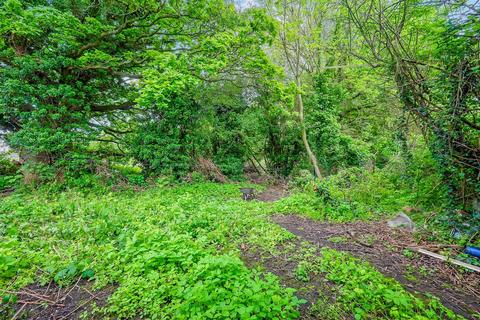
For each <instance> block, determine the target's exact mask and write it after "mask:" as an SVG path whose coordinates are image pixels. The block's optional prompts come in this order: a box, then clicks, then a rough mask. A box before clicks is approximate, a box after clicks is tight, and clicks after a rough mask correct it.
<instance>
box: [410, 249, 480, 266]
mask: <svg viewBox="0 0 480 320" xmlns="http://www.w3.org/2000/svg"><path fill="white" fill-rule="evenodd" d="M410 249H411V250H413V251H416V252H418V253H421V254H424V255H427V256H429V257H432V258H436V259H439V260H442V261H446V262H450V263H452V264H455V265H457V266H461V267H464V268H467V269H470V270H472V271H476V272H480V267H477V266H474V265H473V264H469V263H465V262H462V261H459V260H456V259H451V258H449V257H446V256H443V255H441V254H438V253H434V252H431V251H428V250H425V249H422V248H410Z"/></svg>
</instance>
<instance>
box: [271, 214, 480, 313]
mask: <svg viewBox="0 0 480 320" xmlns="http://www.w3.org/2000/svg"><path fill="white" fill-rule="evenodd" d="M272 220H273V221H274V222H276V223H278V224H279V225H280V226H282V227H284V228H285V229H287V230H289V231H290V232H292V233H293V234H295V235H297V236H298V237H299V239H304V240H307V241H309V242H310V243H313V244H315V245H316V246H317V247H319V248H321V247H325V246H328V247H330V248H333V249H336V250H340V251H346V252H349V253H350V254H352V255H354V256H356V257H358V258H361V259H363V260H366V261H368V262H370V263H371V264H372V265H374V266H375V267H376V268H377V269H378V270H379V271H380V272H382V273H383V274H385V275H386V276H389V277H392V278H395V279H396V280H397V281H399V282H400V283H402V284H403V285H404V286H405V287H406V289H407V290H409V291H411V292H422V293H426V292H428V293H431V294H433V295H435V296H437V297H438V298H439V299H440V300H441V301H442V303H443V304H444V305H445V306H447V307H448V308H450V309H452V310H454V311H455V312H457V313H459V314H462V315H464V316H465V317H468V318H472V319H473V314H474V313H475V312H480V275H478V273H470V272H469V273H467V272H462V271H461V270H458V269H456V268H453V267H450V266H449V265H447V264H446V263H444V262H440V261H438V260H436V259H433V258H430V257H425V256H420V255H413V256H410V255H407V256H408V257H407V256H406V255H405V254H404V251H403V250H404V248H402V247H401V246H399V245H398V244H399V243H402V244H405V243H415V242H414V239H413V237H412V235H411V234H410V233H408V232H407V231H403V230H391V229H389V228H388V227H387V226H386V225H385V223H384V222H354V223H345V224H338V223H337V224H336V223H328V222H318V221H312V220H309V219H306V218H303V217H300V216H296V215H286V216H285V215H278V216H274V217H272ZM267 268H268V266H267ZM274 271H275V270H274ZM277 271H278V270H277ZM274 273H275V272H274Z"/></svg>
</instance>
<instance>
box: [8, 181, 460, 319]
mask: <svg viewBox="0 0 480 320" xmlns="http://www.w3.org/2000/svg"><path fill="white" fill-rule="evenodd" d="M293 209H294V210H301V209H302V208H301V207H294V208H293ZM276 211H277V208H275V207H272V206H271V205H270V204H268V203H262V202H257V201H252V202H247V201H243V200H241V199H240V197H239V196H238V186H237V185H234V184H230V185H220V184H193V185H184V186H178V187H174V188H171V187H157V188H154V189H151V190H148V191H146V192H143V193H134V192H130V191H128V192H117V193H109V194H106V195H103V196H98V195H94V194H89V195H82V194H79V193H76V192H67V193H59V194H56V195H55V196H54V197H49V196H48V194H47V193H37V194H35V195H31V194H30V195H28V194H24V195H20V194H19V195H13V196H10V197H8V198H6V199H5V200H4V201H2V203H1V205H0V218H1V219H0V221H1V224H0V240H1V242H0V243H1V245H0V262H1V263H0V289H3V288H8V289H9V292H13V291H12V290H15V289H18V288H21V287H23V286H25V285H27V284H31V283H33V282H39V283H40V284H46V283H49V282H50V281H52V280H53V281H55V282H56V283H57V284H60V285H68V284H71V283H73V282H75V281H76V279H78V278H85V279H90V280H94V281H95V287H96V288H97V289H100V288H103V287H105V286H106V285H114V286H115V291H114V292H113V294H112V295H111V296H110V297H109V299H108V303H107V305H106V306H105V307H103V308H98V309H94V310H92V312H94V313H93V314H91V316H94V317H97V318H107V319H133V318H137V317H140V318H146V319H164V318H168V319H217V318H221V319H294V318H296V317H297V316H298V315H299V313H298V307H299V306H300V305H301V304H302V302H303V301H301V300H299V299H298V298H297V297H296V296H294V295H293V293H294V291H293V289H286V288H283V287H282V286H280V284H279V282H278V279H277V277H275V276H274V275H272V274H270V273H265V272H261V271H260V270H257V269H253V270H251V269H248V268H246V266H245V265H244V264H243V262H242V260H241V259H240V257H239V256H240V250H239V249H238V248H239V247H240V246H246V247H252V248H256V249H261V250H267V251H274V250H276V248H278V245H281V244H284V243H285V242H286V241H287V240H290V239H291V238H292V234H290V233H288V232H287V231H285V230H283V229H281V228H280V227H279V226H277V225H275V224H273V223H272V222H270V221H269V220H268V219H267V217H268V214H269V213H274V212H276ZM31 221H35V223H31ZM51 248H55V249H54V250H52V249H51ZM311 249H315V248H314V247H312V248H310V249H309V250H311ZM297 254H298V253H292V256H295V255H297ZM311 258H312V255H307V256H302V257H299V258H298V259H299V262H301V261H303V260H304V259H306V260H305V261H304V262H301V263H303V267H304V268H306V270H308V272H310V271H312V272H324V273H326V277H327V279H329V280H331V281H333V282H334V283H339V284H340V285H341V286H340V287H339V290H340V292H341V294H340V300H339V303H342V304H344V307H345V311H349V312H350V311H351V312H353V314H355V315H356V318H362V317H364V316H367V317H375V316H377V317H378V316H383V317H386V318H389V319H405V318H411V316H413V315H416V317H417V318H418V319H427V318H428V319H445V318H455V315H454V314H453V313H452V312H451V311H449V310H448V309H446V308H444V307H443V306H442V305H441V304H440V303H439V302H438V301H437V300H436V299H432V300H431V301H426V302H423V301H421V300H420V299H418V298H415V297H414V296H413V295H411V294H409V293H407V292H406V291H405V289H403V287H402V286H401V285H399V284H398V283H397V282H395V281H394V280H391V279H387V278H385V277H384V276H383V275H381V274H380V273H379V272H378V271H376V270H374V269H373V268H372V267H371V266H369V265H367V264H365V263H362V262H359V261H358V260H356V259H354V258H352V257H351V256H349V255H347V254H344V253H340V252H336V251H334V250H331V249H329V250H324V251H323V252H322V257H321V258H319V259H316V260H314V261H312V260H311ZM38 270H41V271H42V272H38ZM12 279H14V281H13V282H12ZM14 301H15V295H14V294H11V293H9V294H3V304H2V305H0V312H9V310H10V309H9V307H10V306H11V303H12V302H14Z"/></svg>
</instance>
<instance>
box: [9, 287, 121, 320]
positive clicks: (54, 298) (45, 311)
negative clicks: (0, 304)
mask: <svg viewBox="0 0 480 320" xmlns="http://www.w3.org/2000/svg"><path fill="white" fill-rule="evenodd" d="M114 290H115V287H114V286H109V287H106V288H103V289H101V290H98V291H94V290H93V289H92V283H90V282H88V281H86V280H78V281H77V282H76V283H75V284H74V285H72V286H68V287H65V288H61V287H58V286H57V285H55V284H54V283H53V282H52V283H50V285H48V286H39V285H37V284H33V285H30V286H28V287H25V288H23V289H22V290H20V291H19V292H18V293H17V297H18V301H17V303H16V304H15V305H14V306H13V310H10V311H9V312H7V311H8V310H4V311H5V312H6V313H10V315H11V317H6V318H5V319H31V320H69V319H78V318H79V317H80V315H81V314H82V313H83V312H84V311H88V310H91V308H92V306H93V305H94V304H96V305H97V306H99V307H101V306H104V305H105V304H106V302H107V299H108V297H109V296H110V294H111V293H112V292H113V291H114ZM0 318H2V317H0Z"/></svg>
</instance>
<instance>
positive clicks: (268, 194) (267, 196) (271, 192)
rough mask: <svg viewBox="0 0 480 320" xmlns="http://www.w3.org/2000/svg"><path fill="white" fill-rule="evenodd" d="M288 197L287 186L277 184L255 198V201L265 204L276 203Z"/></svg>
mask: <svg viewBox="0 0 480 320" xmlns="http://www.w3.org/2000/svg"><path fill="white" fill-rule="evenodd" d="M286 196H288V190H287V186H286V185H285V184H275V185H272V186H269V187H268V188H267V190H265V191H264V192H261V193H259V194H257V195H256V196H255V199H257V200H259V201H264V202H274V201H277V200H280V199H281V198H284V197H286Z"/></svg>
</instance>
